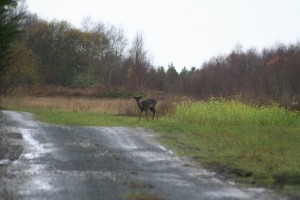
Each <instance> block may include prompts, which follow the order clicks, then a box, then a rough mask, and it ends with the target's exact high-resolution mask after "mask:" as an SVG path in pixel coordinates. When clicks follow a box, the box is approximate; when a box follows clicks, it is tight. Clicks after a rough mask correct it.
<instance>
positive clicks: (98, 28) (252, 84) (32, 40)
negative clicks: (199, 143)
mask: <svg viewBox="0 0 300 200" xmlns="http://www.w3.org/2000/svg"><path fill="white" fill-rule="evenodd" d="M20 13H22V18H21V19H20V20H19V22H18V29H17V30H18V31H20V33H21V34H19V37H17V39H15V40H14V42H12V43H11V45H10V46H9V52H10V57H13V59H10V62H4V61H3V60H2V61H1V65H0V66H6V68H7V70H5V73H4V72H3V71H2V72H1V73H2V74H1V76H0V82H1V86H0V87H1V88H0V89H1V91H2V93H3V91H6V90H7V88H9V87H11V86H20V85H21V86H23V87H29V88H32V87H33V86H36V85H39V86H46V85H52V86H59V87H72V88H89V87H93V86H97V85H98V86H103V87H113V88H123V90H126V91H128V92H129V93H136V92H140V91H147V90H154V91H164V92H166V93H170V94H176V95H178V94H179V95H187V96H192V97H195V98H201V99H206V98H209V97H211V96H214V97H224V98H232V97H239V98H242V99H246V100H254V101H259V100H274V101H277V102H288V101H296V100H297V98H299V96H300V79H299V77H300V43H299V42H298V43H295V44H290V45H285V44H277V45H274V46H273V47H270V48H265V49H263V50H261V51H258V50H256V49H254V48H252V49H248V50H243V49H242V48H241V47H240V46H238V47H237V48H236V49H234V50H232V51H231V52H229V53H228V54H227V55H223V56H218V57H214V58H212V59H210V60H209V61H208V62H205V63H204V64H203V65H202V66H200V67H199V68H196V67H192V68H191V69H190V70H188V69H187V68H186V67H184V68H183V69H182V70H181V71H180V72H179V73H178V72H177V71H176V68H175V66H174V65H173V64H172V63H170V64H169V65H168V66H167V67H166V68H165V67H163V66H153V64H152V63H151V59H149V55H148V52H147V50H146V49H145V47H144V40H143V35H142V34H136V36H135V38H134V39H133V41H132V42H131V43H130V44H129V42H128V39H127V37H126V35H125V33H124V30H122V29H121V28H118V27H116V26H113V25H104V24H103V23H100V22H99V23H95V22H92V21H91V20H90V19H88V18H86V19H85V20H84V22H83V26H82V28H76V27H74V26H72V25H71V24H70V23H68V22H67V21H59V20H52V21H46V20H43V19H40V18H39V17H38V16H37V15H34V14H31V13H29V12H26V11H24V10H22V9H21V11H18V12H14V13H13V14H11V17H10V19H13V18H14V16H18V19H19V18H20V16H21V15H20ZM199 56H200V55H199Z"/></svg>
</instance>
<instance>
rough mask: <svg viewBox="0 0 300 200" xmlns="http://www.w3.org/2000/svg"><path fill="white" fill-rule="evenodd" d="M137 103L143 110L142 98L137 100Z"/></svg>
mask: <svg viewBox="0 0 300 200" xmlns="http://www.w3.org/2000/svg"><path fill="white" fill-rule="evenodd" d="M136 103H137V104H138V106H139V108H140V109H141V110H142V108H143V107H142V103H141V102H140V100H136Z"/></svg>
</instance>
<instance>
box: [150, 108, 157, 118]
mask: <svg viewBox="0 0 300 200" xmlns="http://www.w3.org/2000/svg"><path fill="white" fill-rule="evenodd" d="M150 110H151V112H152V113H153V115H152V120H153V119H154V115H155V113H156V110H155V108H150Z"/></svg>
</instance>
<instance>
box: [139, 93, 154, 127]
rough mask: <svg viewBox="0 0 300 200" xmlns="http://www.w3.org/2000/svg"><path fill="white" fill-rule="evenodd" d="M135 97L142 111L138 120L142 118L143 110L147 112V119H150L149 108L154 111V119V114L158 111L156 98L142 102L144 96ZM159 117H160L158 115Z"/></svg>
mask: <svg viewBox="0 0 300 200" xmlns="http://www.w3.org/2000/svg"><path fill="white" fill-rule="evenodd" d="M133 98H134V99H135V100H136V103H137V104H138V106H139V108H140V111H141V113H140V116H139V120H138V122H139V121H140V119H141V116H142V113H143V111H145V112H146V117H147V121H148V109H150V111H151V112H152V113H153V115H152V120H153V119H154V115H155V113H156V109H155V106H156V104H157V101H156V100H155V99H146V100H144V101H142V102H141V101H140V99H141V98H142V96H138V97H137V96H134V97H133ZM156 117H157V115H156ZM157 119H158V117H157Z"/></svg>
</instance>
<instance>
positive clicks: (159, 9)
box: [26, 0, 300, 72]
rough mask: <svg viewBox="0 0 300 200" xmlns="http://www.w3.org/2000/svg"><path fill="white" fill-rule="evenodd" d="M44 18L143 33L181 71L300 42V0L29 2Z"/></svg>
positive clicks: (155, 53) (161, 59)
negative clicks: (239, 51) (238, 49)
mask: <svg viewBox="0 0 300 200" xmlns="http://www.w3.org/2000/svg"><path fill="white" fill-rule="evenodd" d="M26 2H27V6H28V10H29V11H31V12H33V13H37V14H38V16H39V17H41V18H43V19H46V20H52V19H58V20H67V21H68V22H70V23H71V24H73V25H74V26H76V27H81V24H82V20H83V18H85V17H91V19H92V20H93V21H95V22H103V23H109V24H112V25H115V26H117V27H121V28H123V29H124V31H125V33H126V35H127V38H128V39H129V41H130V42H131V40H132V38H133V36H134V35H135V34H136V33H137V32H142V33H143V36H144V39H145V41H144V42H145V48H146V50H148V52H149V55H150V58H152V61H153V64H154V65H155V66H164V67H167V66H168V64H169V63H171V62H172V63H173V64H174V66H175V67H176V69H177V71H179V72H180V71H181V69H182V68H183V67H184V66H186V67H187V68H188V69H190V67H192V66H195V67H196V68H199V67H201V65H202V64H203V62H205V61H208V60H209V59H210V58H212V57H214V56H218V55H224V54H226V53H229V52H230V51H231V50H233V49H234V48H235V46H236V44H241V45H242V46H243V49H249V48H251V47H255V48H257V49H258V50H261V49H262V48H264V47H271V46H273V45H275V44H276V43H281V42H282V43H284V44H290V43H295V42H298V41H299V40H300V0H27V1H26Z"/></svg>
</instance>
